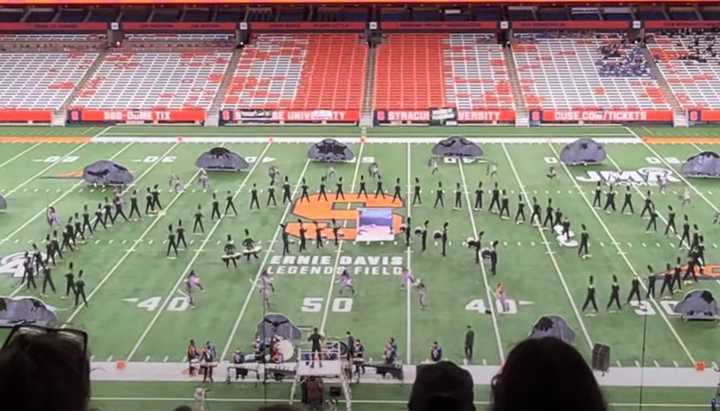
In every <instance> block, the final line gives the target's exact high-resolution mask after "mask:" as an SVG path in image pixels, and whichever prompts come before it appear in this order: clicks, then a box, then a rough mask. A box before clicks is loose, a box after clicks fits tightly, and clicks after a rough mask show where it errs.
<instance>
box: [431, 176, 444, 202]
mask: <svg viewBox="0 0 720 411" xmlns="http://www.w3.org/2000/svg"><path fill="white" fill-rule="evenodd" d="M438 204H440V207H442V208H445V192H444V191H443V188H442V181H438V188H437V190H436V191H435V204H433V208H437V206H438Z"/></svg>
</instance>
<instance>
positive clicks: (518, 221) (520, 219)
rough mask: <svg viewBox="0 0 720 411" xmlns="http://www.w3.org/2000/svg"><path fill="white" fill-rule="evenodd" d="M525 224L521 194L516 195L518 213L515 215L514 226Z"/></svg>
mask: <svg viewBox="0 0 720 411" xmlns="http://www.w3.org/2000/svg"><path fill="white" fill-rule="evenodd" d="M524 222H525V200H523V197H522V194H518V211H517V212H516V213H515V224H522V223H524Z"/></svg>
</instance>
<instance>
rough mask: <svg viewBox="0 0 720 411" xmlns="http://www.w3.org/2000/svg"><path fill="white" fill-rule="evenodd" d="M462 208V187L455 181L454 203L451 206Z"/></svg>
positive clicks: (456, 208)
mask: <svg viewBox="0 0 720 411" xmlns="http://www.w3.org/2000/svg"><path fill="white" fill-rule="evenodd" d="M461 209H462V189H461V188H460V183H459V182H458V183H455V205H454V206H453V210H461Z"/></svg>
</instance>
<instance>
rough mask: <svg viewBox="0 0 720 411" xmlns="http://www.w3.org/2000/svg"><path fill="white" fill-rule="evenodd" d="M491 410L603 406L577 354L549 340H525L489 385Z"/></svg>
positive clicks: (592, 378)
mask: <svg viewBox="0 0 720 411" xmlns="http://www.w3.org/2000/svg"><path fill="white" fill-rule="evenodd" d="M491 390H492V391H491V397H492V398H491V403H492V404H491V406H490V409H491V410H492V411H501V410H502V411H505V410H588V411H601V410H602V411H604V410H606V409H607V404H606V402H605V399H604V398H603V394H602V392H601V391H600V387H599V386H598V383H597V381H596V380H595V376H594V375H593V373H592V371H591V370H590V368H589V367H588V365H587V363H586V362H585V360H584V359H583V358H582V356H581V355H580V353H578V352H577V350H576V349H575V348H574V347H572V346H571V345H569V344H567V343H565V342H563V341H561V340H559V339H556V338H553V337H546V338H540V339H528V340H525V341H523V342H521V343H520V344H518V345H517V346H515V348H513V350H512V351H511V352H510V353H509V354H508V356H507V359H506V360H505V364H504V365H503V367H502V370H501V371H500V373H498V374H497V375H496V376H495V377H494V378H493V381H492V384H491Z"/></svg>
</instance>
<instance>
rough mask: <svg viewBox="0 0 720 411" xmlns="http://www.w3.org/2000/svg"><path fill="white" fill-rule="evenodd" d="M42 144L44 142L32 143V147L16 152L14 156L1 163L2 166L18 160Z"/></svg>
mask: <svg viewBox="0 0 720 411" xmlns="http://www.w3.org/2000/svg"><path fill="white" fill-rule="evenodd" d="M41 144H43V143H35V144H33V145H31V146H30V147H28V148H26V149H25V150H23V151H21V152H19V153H18V154H15V155H14V156H12V157H11V158H9V159H7V160H5V161H3V162H2V164H0V168H3V167H5V166H6V165H8V164H10V163H12V162H13V161H15V160H17V159H18V158H20V157H22V156H24V155H25V154H27V153H29V152H30V151H32V150H34V149H35V148H37V147H38V146H40V145H41Z"/></svg>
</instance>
